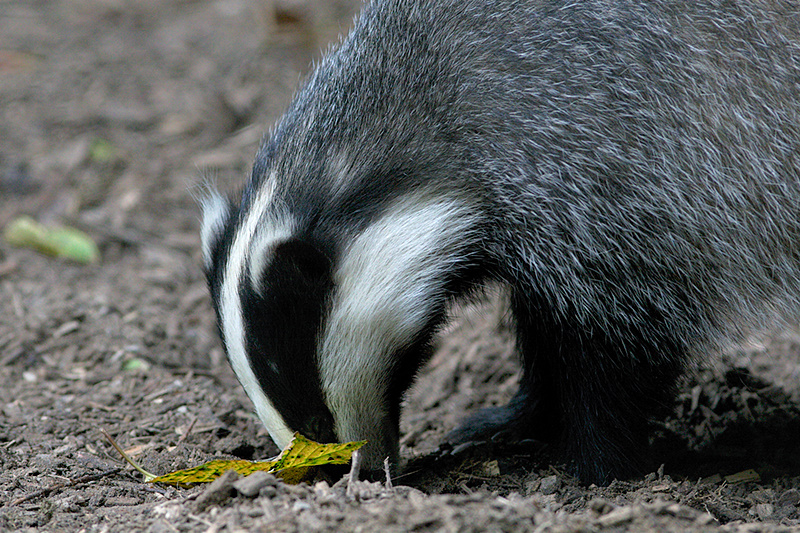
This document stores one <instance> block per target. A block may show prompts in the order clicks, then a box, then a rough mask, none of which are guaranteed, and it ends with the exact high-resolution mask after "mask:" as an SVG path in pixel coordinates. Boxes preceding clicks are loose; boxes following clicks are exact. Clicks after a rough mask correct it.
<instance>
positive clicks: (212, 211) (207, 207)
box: [200, 189, 230, 268]
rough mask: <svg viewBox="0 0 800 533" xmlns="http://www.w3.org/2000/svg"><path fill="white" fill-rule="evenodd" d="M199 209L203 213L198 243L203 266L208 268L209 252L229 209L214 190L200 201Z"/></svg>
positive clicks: (209, 262) (228, 213) (223, 224)
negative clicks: (201, 253)
mask: <svg viewBox="0 0 800 533" xmlns="http://www.w3.org/2000/svg"><path fill="white" fill-rule="evenodd" d="M200 208H201V210H202V212H203V222H202V224H201V226H200V243H201V248H202V252H203V264H204V265H205V266H206V268H208V267H209V266H210V265H211V250H212V248H213V247H214V242H215V241H216V240H217V239H218V238H219V234H220V232H221V231H222V228H223V227H224V226H225V221H226V220H227V219H228V216H229V215H230V208H229V206H228V202H227V201H225V198H223V197H222V195H220V194H219V193H218V192H217V191H216V190H214V189H211V190H209V192H208V194H207V195H206V196H205V197H204V198H202V199H201V200H200Z"/></svg>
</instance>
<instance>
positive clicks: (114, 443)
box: [100, 428, 158, 482]
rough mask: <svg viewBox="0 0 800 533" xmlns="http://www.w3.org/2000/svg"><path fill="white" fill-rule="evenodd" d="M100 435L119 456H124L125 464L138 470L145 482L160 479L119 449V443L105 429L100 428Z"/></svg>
mask: <svg viewBox="0 0 800 533" xmlns="http://www.w3.org/2000/svg"><path fill="white" fill-rule="evenodd" d="M100 433H102V434H103V435H105V437H106V438H107V439H108V442H110V443H111V445H112V446H113V447H114V449H115V450H117V452H119V454H120V455H121V456H122V458H123V459H125V462H127V463H128V464H129V465H131V466H132V467H133V468H135V469H136V470H137V471H138V472H139V473H140V474H142V475H143V476H144V480H145V481H148V482H149V481H152V480H153V479H155V478H157V477H158V476H157V475H155V474H151V473H150V472H148V471H147V470H145V469H144V468H142V467H141V466H139V465H138V464H137V463H136V461H134V460H133V459H131V458H130V457H128V454H127V453H125V452H124V451H123V450H122V448H120V447H119V444H117V441H115V440H114V438H113V437H112V436H111V435H109V434H108V432H107V431H106V430H105V429H103V428H100Z"/></svg>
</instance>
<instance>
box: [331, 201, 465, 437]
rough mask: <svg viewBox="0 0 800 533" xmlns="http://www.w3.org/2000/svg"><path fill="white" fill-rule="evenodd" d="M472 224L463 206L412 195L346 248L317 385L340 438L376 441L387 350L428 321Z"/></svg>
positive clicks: (380, 430)
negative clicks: (322, 392)
mask: <svg viewBox="0 0 800 533" xmlns="http://www.w3.org/2000/svg"><path fill="white" fill-rule="evenodd" d="M477 222H478V215H477V213H476V212H475V211H474V210H472V209H471V208H470V207H469V205H468V204H467V203H466V202H464V201H461V200H457V199H452V198H442V197H436V196H433V195H431V193H428V194H425V193H424V192H422V193H415V194H413V195H410V196H407V197H405V198H402V199H400V200H399V201H397V202H396V203H395V204H394V205H393V206H391V207H390V208H389V209H388V211H387V212H386V214H384V215H383V216H382V217H381V218H380V219H379V220H377V221H376V222H374V223H373V224H372V225H371V226H369V227H368V228H367V229H366V230H365V231H364V232H363V233H361V234H360V235H359V236H358V237H357V238H356V239H355V240H354V242H353V243H352V244H351V245H350V246H349V248H348V249H346V250H345V252H344V254H343V256H342V259H341V262H340V264H339V266H338V268H337V269H336V271H335V272H334V284H335V286H336V287H337V292H336V293H335V295H334V297H333V302H332V305H331V310H330V314H329V316H328V320H327V322H326V325H325V328H324V331H323V332H322V335H321V337H320V341H319V342H320V344H319V353H320V356H319V364H320V373H321V381H322V387H323V391H324V394H325V397H326V401H327V403H328V406H329V407H330V410H331V412H332V413H333V415H334V418H335V422H336V430H337V434H338V437H339V438H340V439H341V440H342V441H346V440H353V439H362V438H366V439H376V440H381V437H382V433H383V432H384V430H385V429H386V428H385V426H384V425H383V424H385V423H386V420H387V418H386V417H387V416H388V413H386V412H385V405H384V403H383V398H384V396H385V393H386V390H387V386H388V380H389V372H390V364H391V361H390V358H391V357H392V351H393V350H395V349H396V348H397V347H400V346H403V345H405V344H407V343H410V342H412V341H413V340H414V337H415V335H416V334H417V333H418V332H419V331H420V329H421V328H423V327H424V326H425V325H426V324H427V321H428V319H429V318H430V313H431V311H432V308H433V306H434V305H435V303H440V302H441V298H442V290H443V287H442V285H443V283H444V279H445V275H446V273H447V272H449V271H451V270H452V266H453V262H455V261H458V259H459V258H460V257H461V254H462V252H463V250H464V247H465V246H467V243H468V241H469V240H470V235H471V233H472V229H474V228H475V227H476V224H477ZM383 438H385V436H383Z"/></svg>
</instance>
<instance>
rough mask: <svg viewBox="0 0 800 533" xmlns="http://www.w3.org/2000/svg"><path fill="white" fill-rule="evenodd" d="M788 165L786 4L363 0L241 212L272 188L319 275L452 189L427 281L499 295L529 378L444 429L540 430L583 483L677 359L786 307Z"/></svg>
mask: <svg viewBox="0 0 800 533" xmlns="http://www.w3.org/2000/svg"><path fill="white" fill-rule="evenodd" d="M798 153H800V7H798V4H797V3H796V2H793V1H779V0H776V1H769V0H763V1H757V0H739V1H731V2H724V3H721V2H717V1H712V0H698V1H691V2H687V1H682V0H670V1H667V0H652V1H643V0H583V1H555V0H550V1H545V0H540V1H519V0H497V1H488V0H440V1H432V0H378V1H375V2H373V3H372V4H370V5H369V6H367V7H366V8H365V10H364V12H363V14H362V15H361V16H360V17H359V18H358V20H357V22H356V25H355V27H354V29H353V31H352V32H351V33H350V34H349V35H348V36H347V37H346V38H345V39H344V40H343V41H342V42H341V43H340V45H338V46H337V47H335V48H334V49H333V50H332V51H331V52H330V53H328V54H327V55H326V57H325V58H324V59H323V60H322V61H321V63H320V64H319V65H318V66H317V67H316V69H315V70H314V72H313V74H312V75H311V77H310V78H309V80H308V82H307V83H306V84H305V85H304V87H303V88H302V89H301V90H300V91H299V93H298V95H297V96H296V99H295V101H294V102H293V103H292V105H291V106H290V108H289V109H288V111H287V113H286V115H285V116H284V117H283V119H282V120H281V121H280V122H279V124H278V125H277V126H276V127H275V130H274V132H273V134H272V135H271V136H270V137H269V138H268V139H267V140H265V142H264V144H263V146H262V148H261V149H260V151H259V154H258V155H257V158H256V162H255V165H254V168H253V176H252V179H251V181H250V183H249V184H248V186H247V188H246V190H245V194H244V197H243V200H242V205H241V208H240V209H241V212H247V211H248V210H249V209H252V205H250V203H251V202H252V198H253V197H254V196H255V194H254V191H256V190H257V189H258V188H259V187H262V186H263V180H264V179H266V177H267V176H272V177H274V179H275V180H277V182H278V183H277V187H276V193H275V194H276V205H281V206H282V207H281V208H287V209H288V210H289V211H290V212H291V213H293V214H294V215H295V216H297V217H298V219H299V220H301V224H300V225H301V226H302V227H303V228H305V229H304V230H303V231H302V232H301V237H299V238H304V239H305V238H306V237H308V238H312V239H313V240H314V241H315V242H318V241H324V242H327V243H330V251H329V253H326V255H327V256H328V257H329V258H330V260H331V261H333V264H334V265H335V264H336V263H337V261H338V260H339V258H340V257H341V254H342V253H344V252H343V250H346V248H347V243H348V242H352V240H353V239H354V238H355V237H356V236H357V235H358V234H360V232H361V231H363V230H364V228H365V227H367V226H368V225H370V224H371V223H373V222H374V221H375V220H376V218H379V217H380V216H381V213H382V212H383V210H384V209H386V208H387V206H389V205H390V204H391V203H392V202H393V201H395V200H396V199H397V198H400V197H403V196H406V195H408V194H409V193H410V192H411V191H414V190H417V189H425V190H429V191H434V192H433V193H432V194H436V195H439V196H441V197H458V198H467V199H468V203H469V204H470V205H473V206H476V207H475V209H476V210H477V216H476V217H475V220H476V223H475V228H473V230H472V231H470V232H468V234H469V235H470V240H471V243H470V244H469V247H470V248H469V250H470V252H469V253H468V254H466V255H465V258H464V261H463V264H461V265H454V266H453V267H452V268H453V270H454V274H453V280H443V281H442V288H443V291H442V292H443V293H447V292H448V290H449V287H450V286H451V285H452V286H453V287H455V289H453V290H452V293H453V294H452V296H457V295H458V294H460V293H461V292H463V291H464V290H467V289H468V288H469V287H471V286H472V285H473V283H478V282H481V281H484V280H486V279H495V280H499V281H501V282H504V283H506V284H508V285H509V286H511V288H512V293H513V296H512V300H513V302H514V303H513V307H514V309H513V310H514V312H515V314H516V316H517V321H518V329H519V330H520V332H519V336H520V340H519V343H520V349H521V351H522V352H523V357H524V360H525V365H526V374H525V377H524V378H523V387H522V388H523V390H522V392H521V393H520V396H519V397H518V404H515V405H512V406H510V407H509V409H511V410H510V411H507V412H506V411H504V412H494V413H489V414H488V419H484V421H480V420H478V419H476V420H475V421H474V424H473V426H475V425H477V426H479V429H481V431H477V430H475V431H472V430H470V429H469V428H467V429H465V430H464V431H462V432H461V433H459V434H457V437H459V438H462V439H463V438H473V437H476V436H477V435H478V434H479V433H481V432H485V431H487V430H492V429H495V428H494V423H493V421H497V422H503V423H507V424H511V425H514V426H515V428H516V429H517V430H522V432H523V433H525V432H526V431H525V429H526V428H527V427H528V426H531V425H536V424H541V423H543V421H546V420H550V419H551V418H554V419H557V422H556V425H557V427H558V428H559V429H558V431H557V433H558V436H556V437H555V440H556V442H558V443H560V444H559V445H560V446H561V447H562V448H563V449H564V451H565V453H566V454H567V456H568V457H567V459H568V460H571V461H573V462H574V463H575V465H576V468H577V472H578V473H579V475H581V476H582V477H583V478H584V479H586V480H589V481H607V480H608V479H609V478H610V477H613V476H621V475H626V474H628V473H630V472H629V471H627V470H626V467H625V466H624V464H625V456H626V455H627V450H628V449H629V448H635V447H636V446H637V443H638V442H639V441H640V440H641V438H640V433H641V431H642V430H641V428H640V426H641V425H642V423H643V421H644V419H646V417H647V416H648V415H649V414H650V413H649V410H650V409H651V408H655V407H656V406H655V405H651V404H656V403H663V401H664V398H666V397H667V396H666V394H667V393H668V392H669V389H670V388H671V385H672V383H673V382H674V379H675V376H676V375H677V373H678V371H679V370H680V368H681V367H682V366H683V364H684V363H685V361H686V360H687V359H688V358H689V357H691V356H692V355H693V354H698V353H704V352H707V351H709V350H713V349H715V348H716V347H717V346H718V345H719V343H721V342H725V341H729V340H736V339H738V338H739V337H740V336H741V335H742V334H743V333H745V332H749V331H752V330H753V329H760V328H764V327H768V326H771V325H773V322H774V321H775V320H778V319H781V318H785V317H788V318H789V319H791V320H796V319H797V318H798V315H799V314H800V313H799V312H800V305H799V304H800V302H799V301H798V299H799V298H800V159H798V157H800V156H798ZM270 179H273V178H270ZM237 223H238V222H237V217H236V216H231V217H229V219H228V220H227V224H229V225H230V224H234V225H235V224H237ZM215 224H216V223H215ZM213 227H215V228H217V227H218V226H216V225H214V226H213ZM212 270H213V268H212ZM458 281H465V283H464V284H459V283H456V282H458ZM451 282H452V283H451ZM212 283H213V282H212ZM331 290H332V291H333V292H332V294H335V287H333V288H332V289H331ZM450 296H451V295H450V294H445V295H442V294H440V293H439V292H437V293H436V294H431V299H432V300H435V301H434V302H433V303H432V304H431V306H430V308H431V309H432V311H431V320H430V324H429V326H430V327H429V328H427V329H430V331H427V329H426V331H424V332H421V334H420V335H421V338H422V337H426V336H428V335H429V333H430V332H432V331H433V330H435V327H436V325H437V324H439V323H440V322H441V320H442V313H443V311H442V308H443V307H444V306H445V305H446V301H445V300H448V299H449V297H450ZM537 339H540V340H542V342H541V343H540V344H537V342H536V340H537ZM423 340H424V339H423ZM393 348H401V347H393ZM401 352H402V350H398V351H397V353H401ZM263 356H264V357H269V355H268V354H263ZM253 357H255V356H253ZM317 357H318V358H319V357H321V358H324V357H326V355H325V354H318V355H317ZM423 359H424V357H419V358H418V359H413V360H412V362H409V363H407V364H409V365H411V366H412V367H414V368H413V369H412V370H411V374H413V370H414V369H416V366H417V365H418V364H420V363H421V361H422V360H423ZM397 364H398V365H399V366H401V367H402V365H403V364H405V363H402V362H400V363H397ZM409 379H410V378H409ZM619 380H621V381H622V382H624V383H623V384H618V383H616V382H617V381H619ZM609 384H610V386H607V385H609ZM323 395H324V391H323ZM651 397H652V398H651ZM640 400H641V401H640ZM394 401H395V399H391V398H390V399H385V398H376V402H394ZM396 401H399V400H396ZM512 403H513V402H512ZM523 404H524V405H523ZM640 404H641V405H640ZM389 407H391V408H392V409H394V408H395V407H393V406H389ZM334 415H335V413H334ZM487 420H488V421H487ZM628 420H631V421H632V422H631V428H630V431H628V430H626V429H623V430H621V431H620V432H619V433H620V435H609V434H608V432H609V431H610V430H613V428H614V427H615V425H618V424H621V425H623V426H624V425H625V424H626V423H627V421H628ZM393 431H394V432H396V429H394V428H387V434H392V432H393ZM530 433H532V434H534V436H538V433H539V431H538V430H537V429H536V428H533V429H531V430H530ZM545 433H547V432H546V431H545ZM544 436H547V435H544ZM382 453H383V454H388V455H395V454H396V449H395V450H386V449H383V448H382V449H380V450H375V451H374V454H373V459H375V460H376V461H377V460H382V459H380V458H379V456H380V455H381V454H382ZM366 457H367V459H366V462H367V466H370V465H369V457H370V452H367V455H366ZM373 462H375V461H373ZM372 466H376V465H372ZM377 466H378V468H379V465H377Z"/></svg>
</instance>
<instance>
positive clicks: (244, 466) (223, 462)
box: [150, 459, 275, 486]
mask: <svg viewBox="0 0 800 533" xmlns="http://www.w3.org/2000/svg"><path fill="white" fill-rule="evenodd" d="M274 464H275V462H274V461H265V462H261V463H259V462H252V461H245V460H244V459H239V460H236V459H216V460H214V461H209V462H207V463H205V464H202V465H200V466H195V467H194V468H189V469H186V470H177V471H175V472H171V473H169V474H164V475H163V476H158V477H156V478H153V479H151V480H150V482H151V483H156V482H158V483H168V484H170V485H179V486H186V485H192V484H194V483H209V482H211V481H214V480H215V479H217V478H218V477H219V476H221V475H222V474H224V473H225V472H227V471H228V470H235V471H236V472H237V473H239V474H241V475H243V476H248V475H250V474H252V473H253V472H255V471H256V470H266V471H269V470H270V469H271V468H272V466H273V465H274Z"/></svg>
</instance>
